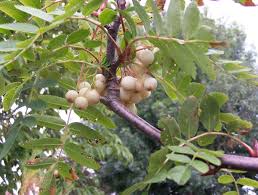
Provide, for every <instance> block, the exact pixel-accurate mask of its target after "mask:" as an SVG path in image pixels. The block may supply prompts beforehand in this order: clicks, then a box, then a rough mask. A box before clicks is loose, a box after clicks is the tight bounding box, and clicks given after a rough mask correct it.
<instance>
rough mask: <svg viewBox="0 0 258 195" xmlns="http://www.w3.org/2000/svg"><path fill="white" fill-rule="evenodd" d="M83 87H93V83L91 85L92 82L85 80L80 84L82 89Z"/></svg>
mask: <svg viewBox="0 0 258 195" xmlns="http://www.w3.org/2000/svg"><path fill="white" fill-rule="evenodd" d="M82 88H88V89H91V85H90V83H88V82H87V81H84V82H81V83H80V84H79V90H80V89H82Z"/></svg>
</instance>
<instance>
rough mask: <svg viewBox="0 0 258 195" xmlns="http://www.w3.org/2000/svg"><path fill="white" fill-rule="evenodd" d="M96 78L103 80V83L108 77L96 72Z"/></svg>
mask: <svg viewBox="0 0 258 195" xmlns="http://www.w3.org/2000/svg"><path fill="white" fill-rule="evenodd" d="M95 79H96V80H99V81H101V82H103V83H105V82H106V77H105V76H104V75H103V74H96V76H95Z"/></svg>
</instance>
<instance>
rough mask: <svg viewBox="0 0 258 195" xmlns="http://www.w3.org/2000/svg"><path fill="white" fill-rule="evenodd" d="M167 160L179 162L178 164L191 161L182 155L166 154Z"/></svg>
mask: <svg viewBox="0 0 258 195" xmlns="http://www.w3.org/2000/svg"><path fill="white" fill-rule="evenodd" d="M167 158H168V159H169V160H172V161H175V162H180V163H190V162H191V159H190V158H189V157H188V156H186V155H182V154H173V153H171V154H167Z"/></svg>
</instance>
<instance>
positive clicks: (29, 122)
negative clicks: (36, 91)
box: [21, 116, 37, 128]
mask: <svg viewBox="0 0 258 195" xmlns="http://www.w3.org/2000/svg"><path fill="white" fill-rule="evenodd" d="M21 123H22V125H24V126H26V127H28V128H32V127H34V126H35V125H37V121H36V119H35V118H34V117H32V116H26V117H25V118H24V119H22V122H21Z"/></svg>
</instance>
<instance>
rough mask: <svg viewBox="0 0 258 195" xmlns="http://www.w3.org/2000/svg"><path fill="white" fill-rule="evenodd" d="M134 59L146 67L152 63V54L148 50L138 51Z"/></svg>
mask: <svg viewBox="0 0 258 195" xmlns="http://www.w3.org/2000/svg"><path fill="white" fill-rule="evenodd" d="M136 57H137V58H138V59H139V60H140V61H141V62H142V64H143V65H145V66H147V65H150V64H152V63H153V61H154V54H153V52H152V51H151V50H149V49H144V50H139V51H137V52H136Z"/></svg>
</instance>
